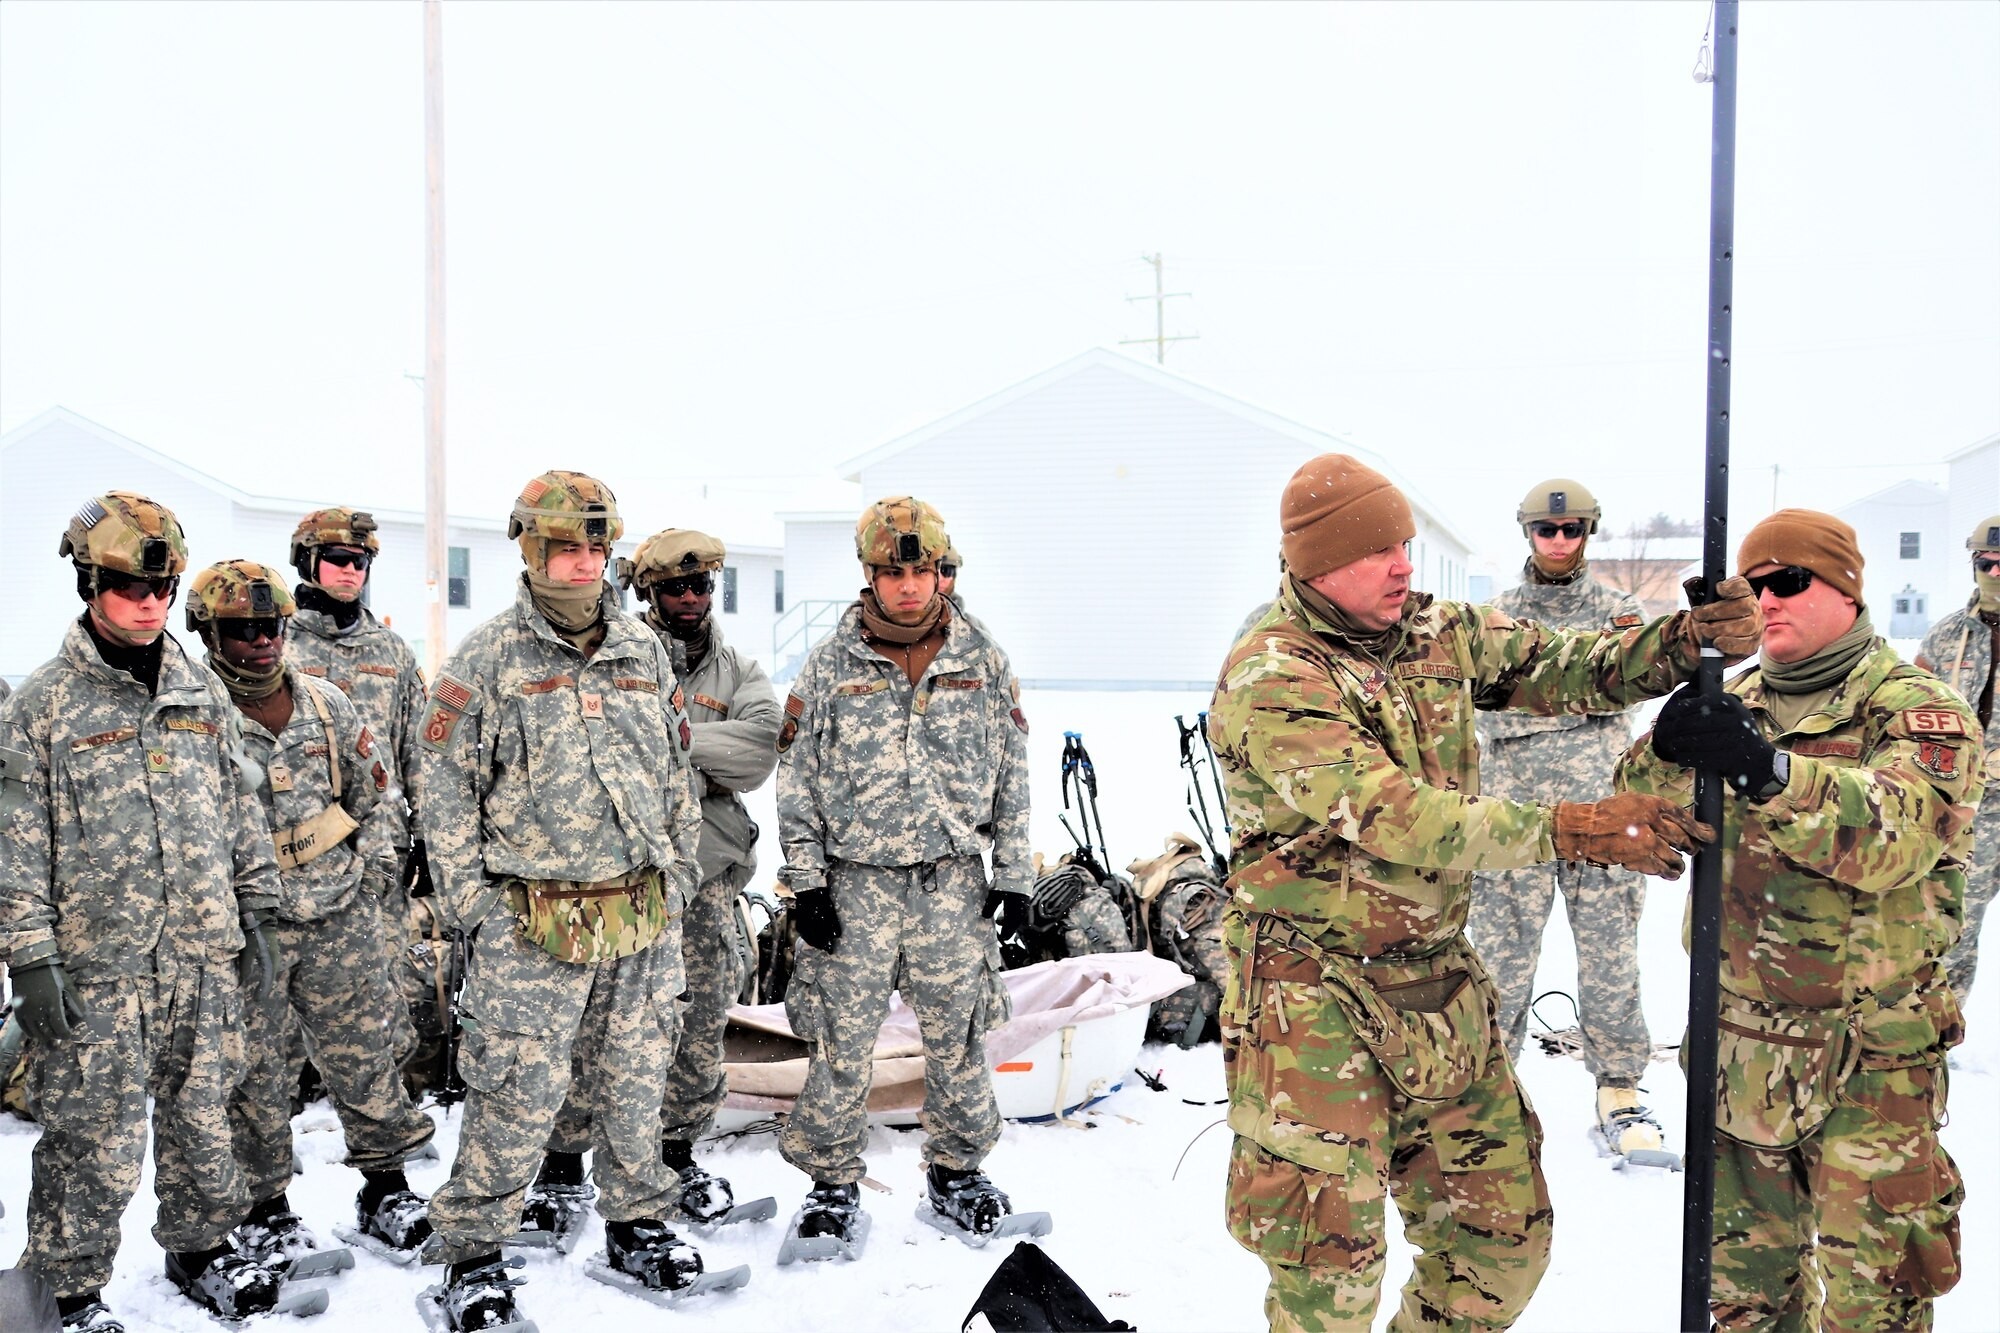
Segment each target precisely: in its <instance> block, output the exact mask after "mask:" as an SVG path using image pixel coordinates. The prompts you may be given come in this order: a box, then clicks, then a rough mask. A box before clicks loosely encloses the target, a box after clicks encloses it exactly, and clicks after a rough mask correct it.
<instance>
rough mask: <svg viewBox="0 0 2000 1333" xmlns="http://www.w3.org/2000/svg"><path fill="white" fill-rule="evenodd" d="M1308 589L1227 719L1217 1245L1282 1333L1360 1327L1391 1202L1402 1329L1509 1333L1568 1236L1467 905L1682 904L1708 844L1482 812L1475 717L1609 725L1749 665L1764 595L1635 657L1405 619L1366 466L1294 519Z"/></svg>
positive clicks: (1269, 628) (1256, 629)
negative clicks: (1485, 890)
mask: <svg viewBox="0 0 2000 1333" xmlns="http://www.w3.org/2000/svg"><path fill="white" fill-rule="evenodd" d="M1280 516H1281V524H1282V528H1283V532H1284V541H1285V547H1284V549H1285V560H1286V564H1287V566H1288V570H1289V572H1288V574H1287V575H1286V577H1285V579H1284V581H1283V583H1282V584H1281V585H1280V587H1279V590H1278V598H1277V600H1276V601H1275V602H1274V603H1273V605H1272V607H1271V610H1270V611H1269V612H1268V613H1267V614H1266V615H1265V616H1264V617H1263V619H1262V620H1260V621H1259V622H1258V623H1257V624H1256V625H1255V626H1253V627H1252V628H1251V630H1250V632H1249V633H1248V634H1247V635H1245V636H1244V637H1243V639H1242V640H1241V641H1240V642H1238V643H1237V645H1236V646H1235V648H1234V650H1233V651H1232V652H1231V653H1230V656H1229V659H1228V661H1227V663H1226V664H1225V665H1224V667H1223V669H1222V673H1221V678H1220V680H1219V682H1218V684H1217V686H1216V692H1215V698H1214V701H1213V703H1212V704H1211V705H1210V710H1209V719H1208V725H1209V736H1210V739H1211V741H1212V742H1213V744H1214V747H1215V753H1216V759H1217V762H1218V763H1219V764H1220V765H1221V769H1222V773H1223V778H1224V783H1225V789H1226V799H1227V802H1228V807H1229V814H1230V820H1231V823H1232V825H1233V827H1234V829H1235V847H1234V853H1233V856H1232V859H1231V862H1230V868H1231V873H1230V876H1229V881H1228V884H1229V888H1230V890H1231V895H1232V896H1231V899H1230V902H1229V904H1228V907H1227V909H1226V914H1225V920H1224V925H1223V941H1224V946H1225V948H1226V949H1227V951H1228V954H1229V958H1230V967H1231V970H1230V985H1229V989H1228V991H1227V992H1226V993H1225V995H1224V997H1223V1002H1222V1027H1223V1058H1224V1061H1225V1065H1224V1068H1225V1070H1226V1073H1227V1077H1228V1080H1229V1084H1230V1099H1231V1107H1230V1113H1229V1124H1230V1128H1231V1129H1232V1130H1234V1131H1235V1133H1236V1136H1237V1137H1236V1142H1235V1147H1234V1152H1233V1156H1232V1160H1231V1164H1230V1169H1229V1183H1228V1191H1227V1207H1226V1211H1227V1218H1228V1224H1229V1228H1230V1232H1231V1234H1232V1235H1234V1236H1235V1238H1236V1239H1237V1241H1238V1242H1239V1243H1241V1244H1242V1245H1244V1246H1245V1247H1246V1248H1248V1249H1250V1250H1251V1251H1252V1252H1253V1253H1255V1254H1257V1255H1258V1256H1259V1257H1260V1258H1262V1259H1263V1260H1264V1261H1265V1264H1266V1266H1267V1267H1268V1268H1269V1269H1270V1272H1271V1287H1270V1291H1269V1294H1268V1296H1267V1298H1266V1301H1265V1312H1266V1314H1267V1315H1268V1316H1269V1318H1270V1321H1271V1326H1272V1327H1273V1328H1274V1329H1285V1330H1291V1329H1333V1328H1356V1329H1364V1328H1367V1327H1368V1326H1369V1323H1370V1320H1371V1319H1372V1317H1373V1313H1374V1309H1375V1305H1376V1302H1377V1299H1378V1296H1379V1288H1380V1285H1381V1281H1382V1273H1383V1269H1384V1268H1385V1266H1386V1264H1387V1246H1386V1244H1385V1241H1384V1235H1383V1215H1382V1210H1383V1205H1384V1200H1385V1198H1386V1196H1387V1195H1388V1194H1390V1193H1394V1194H1395V1196H1396V1202H1397V1206H1398V1207H1399V1209H1400V1210H1401V1211H1402V1214H1403V1225H1404V1235H1405V1236H1406V1237H1408V1238H1409V1239H1410V1240H1411V1241H1412V1242H1413V1243H1414V1244H1416V1245H1417V1246H1418V1247H1419V1248H1420V1249H1421V1250H1422V1253H1421V1254H1420V1255H1419V1256H1418V1258H1417V1262H1416V1271H1415V1273H1414V1274H1413V1276H1412V1277H1411V1279H1410V1282H1409V1284H1408V1286H1407V1287H1406V1288H1405V1289H1404V1292H1403V1300H1402V1307H1401V1309H1400V1310H1399V1311H1398V1313H1397V1315H1396V1317H1395V1318H1394V1319H1393V1320H1392V1321H1391V1323H1390V1327H1391V1328H1393V1329H1397V1330H1404V1331H1406V1333H1407V1331H1408V1330H1413V1329H1417V1328H1421V1327H1446V1326H1449V1327H1454V1328H1467V1327H1475V1328H1500V1327H1505V1326H1507V1325H1508V1324H1510V1323H1512V1322H1513V1320H1514V1319H1515V1318H1516V1317H1517V1316H1518V1315H1519V1314H1520V1312H1521V1310H1522V1308H1523V1307H1524V1306H1525V1305H1526V1304H1527V1302H1528V1299H1529V1297H1530V1296H1531V1295H1532V1294H1533V1292H1534V1289H1535V1286H1536V1284H1537V1282H1539V1280H1540V1278H1541V1275H1542V1271H1543V1269H1544V1268H1545V1267H1546V1266H1547V1263H1548V1254H1549V1239H1550V1234H1551V1229H1552V1225H1553V1224H1552V1217H1551V1209H1550V1206H1549V1196H1548V1189H1547V1186H1546V1184H1545V1182H1544V1181H1543V1178H1542V1172H1541V1165H1540V1154H1541V1127H1540V1124H1539V1122H1538V1121H1537V1120H1536V1119H1535V1115H1534V1112H1533V1110H1532V1109H1531V1108H1530V1107H1529V1104H1528V1101H1527V1098H1526V1097H1525V1095H1524V1094H1523V1093H1522V1091H1521V1088H1520V1086H1519V1084H1518V1083H1517V1082H1516V1080H1515V1077H1514V1069H1513V1063H1512V1061H1511V1060H1509V1058H1508V1055H1507V1049H1506V1044H1505V1042H1504V1041H1503V1040H1502V1038H1501V1034H1500V1031H1499V1025H1498V1023H1497V1021H1496V1008H1495V996H1494V990H1493V984H1492V982H1491V981H1490V980H1489V979H1488V976H1487V973H1486V970H1485V968H1484V967H1482V966H1481V965H1480V962H1479V958H1478V956H1477V955H1476V954H1475V953H1474V952H1473V951H1472V950H1471V948H1470V947H1468V946H1467V944H1466V942H1465V938H1464V925H1465V918H1466V911H1467V907H1468V903H1469V899H1470V897H1471V889H1472V883H1471V881H1472V876H1473V874H1474V873H1475V872H1477V871H1482V870H1511V869H1514V868H1517V867H1519V866H1524V865H1531V864H1534V863H1537V862H1543V861H1553V860H1558V859H1561V860H1569V861H1585V862H1590V863H1593V864H1599V865H1605V864H1612V865H1622V866H1624V867H1626V868H1627V869H1631V870H1638V871H1642V872H1645V873H1648V874H1663V875H1668V876H1673V875H1677V874H1679V873H1680V871H1681V869H1682V862H1681V859H1680V857H1679V856H1678V855H1676V851H1677V850H1681V851H1684V850H1687V849H1689V848H1692V847H1693V846H1694V845H1695V843H1696V841H1697V840H1698V839H1700V838H1703V837H1706V836H1709V835H1711V834H1712V830H1706V829H1704V828H1702V827H1701V826H1700V825H1698V824H1696V823H1695V821H1694V820H1692V819H1691V818H1690V817H1689V816H1688V815H1687V814H1686V813H1685V812H1684V811H1682V810H1681V809H1680V808H1679V807H1678V806H1677V805H1675V804H1674V803H1672V802H1669V801H1665V800H1661V799H1658V798H1653V797H1643V796H1623V797H1614V798H1611V799H1608V800H1605V801H1600V802H1597V803H1594V804H1578V803H1571V802H1562V803H1559V804H1557V805H1555V806H1553V807H1550V806H1547V805H1541V804H1533V803H1525V802H1517V801H1507V800H1499V799H1496V798H1493V797H1489V796H1482V795H1480V794H1479V792H1480V788H1479V762H1478V750H1477V746H1476V744H1475V741H1474V735H1473V710H1474V709H1475V708H1478V709H1482V710H1492V709H1498V708H1514V709H1525V710H1528V711H1532V712H1537V713H1543V714H1554V713H1558V712H1565V711H1577V712H1605V711H1610V710H1614V709H1617V708H1621V707H1624V706H1627V705H1630V704H1633V703H1636V702H1638V701H1639V700H1641V699H1644V698H1647V697H1650V696H1653V695H1658V694H1664V693H1665V692H1667V691H1668V690H1669V689H1671V688H1672V687H1673V686H1674V685H1675V684H1677V683H1679V682H1681V681H1685V680H1688V679H1691V678H1692V677H1693V675H1694V673H1695V667H1696V662H1697V660H1698V654H1699V650H1700V645H1701V644H1702V643H1704V642H1713V643H1714V644H1715V645H1716V646H1717V647H1718V649H1719V650H1720V651H1722V652H1724V653H1725V654H1728V655H1730V656H1734V657H1736V658H1739V659H1740V658H1741V657H1743V656H1744V655H1747V654H1748V653H1749V652H1751V651H1753V650H1754V649H1755V647H1756V644H1757V632H1758V624H1757V612H1756V607H1755V604H1754V602H1752V601H1751V599H1750V597H1749V593H1748V589H1747V588H1745V587H1744V586H1743V585H1742V584H1740V583H1733V584H1725V585H1724V586H1723V588H1722V590H1721V592H1722V596H1721V597H1720V599H1719V600H1718V601H1717V602H1715V603H1714V604H1712V605H1710V606H1707V607H1704V608H1702V609H1700V610H1697V611H1694V612H1683V613H1681V614H1680V615H1677V616H1673V617H1669V618H1665V619H1661V620H1657V621H1654V622H1652V623H1650V624H1647V625H1641V626H1636V627H1634V628H1632V629H1628V630H1626V631H1624V632H1623V633H1609V632H1600V631H1591V630H1559V629H1550V628H1545V627H1543V626H1539V625H1533V624H1527V623H1524V622H1520V621H1515V620H1513V619H1511V618H1509V617H1507V616H1506V615H1503V614H1502V613H1500V612H1499V611H1496V610H1494V609H1492V608H1491V607H1483V606H1473V605H1468V604H1463V603H1451V602H1437V601H1434V600H1433V599H1432V598H1431V597H1429V596H1428V595H1425V594H1421V593H1411V592H1410V591H1409V578H1410V574H1411V572H1412V569H1411V565H1410V562H1409V558H1408V552H1407V550H1406V547H1405V543H1406V542H1407V541H1408V540H1409V539H1410V538H1411V537H1412V536H1413V535H1414V533H1415V530H1416V524H1415V520H1414V517H1413V515H1412V513H1411V510H1410V507H1409V503H1408V501H1406V500H1405V499H1404V498H1403V496H1402V495H1401V493H1400V492H1398V491H1397V490H1396V489H1395V487H1394V486H1393V485H1391V484H1390V483H1389V482H1388V480H1387V479H1386V478H1384V477H1382V476H1380V475H1379V474H1377V473H1375V472H1373V471H1371V470H1369V469H1368V468H1366V467H1364V466H1363V465H1361V464H1360V463H1358V462H1357V461H1355V460H1354V459H1352V458H1348V457H1345V456H1343V455H1339V454H1327V455H1322V456H1321V457H1319V458H1316V459H1313V460H1312V461H1310V462H1308V463H1306V464H1305V465H1304V466H1303V467H1301V468H1300V469H1299V470H1298V472H1297V473H1296V474H1294V476H1293V478H1292V480H1291V481H1290V483H1288V485H1287V486H1286V489H1285V494H1284V498H1283V500H1282V502H1281V505H1280Z"/></svg>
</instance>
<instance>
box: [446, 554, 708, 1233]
mask: <svg viewBox="0 0 2000 1333" xmlns="http://www.w3.org/2000/svg"><path fill="white" fill-rule="evenodd" d="M603 629H604V638H603V642H602V643H601V644H600V645H599V646H598V648H597V650H596V652H595V653H594V654H592V655H591V656H590V657H589V658H588V659H586V658H585V657H584V656H583V654H582V653H581V652H579V651H578V650H577V649H576V648H575V647H574V646H572V645H571V644H570V643H569V642H568V641H567V640H566V639H564V638H563V637H562V636H561V635H560V634H559V633H558V632H557V631H556V629H555V627H554V626H552V625H551V624H550V623H549V621H548V619H547V618H546V617H545V616H544V615H543V614H542V613H541V611H540V610H539V609H537V607H536V606H535V603H534V599H533V596H532V594H531V593H530V591H529V589H528V586H527V584H526V582H525V580H524V582H523V584H522V586H521V588H520V591H519V593H518V595H517V596H516V597H515V600H514V605H513V606H512V607H511V608H510V609H509V610H507V611H505V612H503V613H502V614H500V615H499V616H496V617H494V618H493V619H492V620H489V621H487V622H486V623H485V624H484V625H482V626H480V627H479V628H478V629H476V630H474V631H473V632H472V633H471V634H470V635H468V636H467V637H466V640H465V642H464V643H463V644H462V645H461V646H460V648H459V650H458V652H457V653H455V654H454V655H453V656H452V658H451V660H450V661H449V662H447V663H446V664H445V666H444V669H443V670H442V671H441V672H440V674H439V676H438V680H437V683H436V684H435V685H434V686H433V687H432V689H431V700H430V706H429V712H428V714H427V716H426V719H425V723H424V729H423V732H422V734H421V737H420V744H421V745H422V747H423V749H424V757H423V766H424V767H423V781H422V787H421V790H422V791H423V794H424V801H423V806H422V809H421V820H422V822H421V825H420V827H421V828H422V830H423V833H424V837H425V840H426V842H427V844H428V846H429V849H430V857H431V868H432V873H433V874H434V875H435V876H436V877H437V879H438V890H439V893H440V894H441V895H442V897H443V900H444V905H445V907H446V909H447V911H448V912H449V913H450V914H451V915H452V916H453V918H454V919H455V921H456V922H457V923H458V924H459V925H460V926H461V927H462V928H464V929H466V930H467V931H471V930H473V929H475V928H477V930H478V935H477V938H476V940H475V943H474V951H473V959H472V966H471V969H470V977H469V979H468V980H467V982H466V987H465V992H464V995H463V997H462V999H461V1001H460V1022H461V1025H462V1027H463V1038H462V1040H463V1045H462V1047H461V1049H460V1052H459V1061H458V1067H459V1073H460V1075H461V1076H462V1077H463V1078H464V1080H465V1082H466V1085H467V1087H468V1088H469V1092H468V1094H467V1097H466V1103H465V1127H464V1130H463V1132H462V1134H461V1137H460V1140H459V1150H458V1158H457V1160H456V1161H454V1162H453V1163H452V1173H451V1180H450V1182H449V1183H447V1184H446V1185H445V1186H444V1188H442V1189H440V1190H439V1191H438V1192H437V1194H436V1195H435V1196H433V1197H432V1199H431V1209H430V1219H431V1225H432V1226H433V1227H434V1228H435V1230H436V1238H435V1245H434V1247H433V1248H431V1249H427V1250H426V1257H427V1258H429V1259H431V1260H432V1261H433V1262H444V1263H459V1262H462V1261H466V1260H470V1259H475V1258H478V1257H480V1256H482V1255H485V1254H489V1253H491V1252H493V1251H495V1250H497V1249H498V1248H499V1247H500V1244H501V1242H502V1241H504V1240H505V1239H506V1238H507V1237H509V1236H511V1235H513V1234H514V1231H515V1229H516V1227H517V1226H518V1225H519V1223H520V1218H521V1202H522V1198H523V1196H524V1195H525V1194H526V1192H527V1188H528V1186H529V1184H530V1183H531V1181H532V1179H533V1176H534V1173H535V1168H536V1166H537V1165H538V1164H539V1163H540V1161H541V1159H542V1150H543V1147H544V1145H545V1144H547V1142H548V1140H549V1135H550V1131H551V1130H552V1129H553V1128H554V1126H555V1121H556V1114H557V1111H558V1110H559V1108H560V1107H561V1106H562V1104H563V1099H564V1096H565V1095H566V1094H567V1093H568V1092H569V1091H570V1085H571V1062H572V1056H573V1055H574V1058H575V1061H576V1065H577V1069H578V1070H579V1073H580V1077H579V1080H578V1087H577V1100H578V1105H579V1108H580V1109H581V1110H582V1111H583V1112H584V1113H585V1114H587V1115H588V1116H589V1117H590V1120H591V1126H592V1128H591V1141H592V1145H593V1147H594V1149H595V1154H596V1155H595V1158H594V1160H593V1175H594V1178H595V1180H596V1183H597V1186H598V1190H599V1194H598V1211H599V1212H600V1213H601V1214H602V1215H603V1216H604V1217H605V1218H606V1219H607V1220H609V1221H635V1220H640V1219H658V1218H661V1217H664V1216H666V1215H667V1213H668V1211H669V1210H670V1208H671V1205H672V1204H673V1201H674V1198H675V1195H676V1187H677V1186H676V1178H675V1175H674V1173H673V1171H672V1170H671V1169H669V1168H668V1167H667V1166H666V1164H665V1163H663V1162H662V1161H661V1160H660V1105H661V1098H662V1096H663V1093H664V1090H665V1087H666V1080H667V1070H668V1067H669V1065H670V1064H671V1063H672V1060H673V1054H674V1045H675V1041H676V1040H677V1038H678V1035H679V1030H680V1021H679V1017H678V1013H677V1010H676V1005H675V1000H676V997H677V996H679V995H680V993H681V992H682V991H683V990H684V989H685V988H686V983H685V973H684V970H683V967H682V964H681V914H682V911H683V909H684V905H685V904H686V902H687V901H688V899H689V897H690V896H692V895H693V893H694V891H695V888H696V878H697V871H696V861H695V849H696V847H697V845H698V842H699V838H700V833H701V807H700V805H699V804H698V803H697V797H696V792H695V789H694V786H693V783H694V781H695V779H694V778H693V776H692V774H691V772H690V769H689V768H688V765H687V760H686V751H685V749H684V746H685V745H686V743H687V739H688V738H687V736H686V735H685V733H684V732H683V731H682V728H683V727H684V726H685V719H684V718H683V717H682V716H681V714H680V712H679V709H678V707H677V704H676V700H675V694H676V688H675V685H674V674H673V666H672V663H671V662H670V661H669V659H668V656H667V650H666V649H665V648H664V647H663V646H662V645H661V644H660V641H659V639H657V638H656V637H654V635H653V632H652V631H651V630H650V629H648V628H647V627H646V626H645V625H644V624H643V623H641V622H640V621H638V620H636V619H634V618H633V617H631V616H628V615H626V614H624V613H623V612H621V611H619V610H618V608H617V605H616V603H615V601H614V600H613V599H612V597H611V595H610V590H609V589H606V590H605V596H604V599H603ZM651 876H664V881H665V883H664V894H665V901H666V912H667V920H666V922H665V927H664V929H662V930H661V932H660V933H659V934H658V936H657V937H656V938H654V939H653V940H652V942H651V943H650V944H649V945H648V946H646V947H644V948H642V949H640V950H639V951H638V952H635V953H629V954H626V955H625V956H622V957H617V958H612V959H608V960H606V961H601V962H595V963H572V962H567V961H563V960H562V959H559V958H557V957H555V956H554V955H553V954H551V953H550V952H549V951H548V950H547V949H546V948H545V947H544V943H543V942H542V941H539V940H536V939H530V938H529V937H528V936H527V934H526V933H525V930H524V929H523V926H522V921H523V918H521V917H519V916H517V910H516V908H517V905H518V904H520V903H523V902H525V901H526V893H527V888H526V886H527V885H530V884H539V885H541V886H546V887H551V888H555V889H556V890H557V891H558V892H570V893H575V892H580V891H588V892H592V893H596V894H600V895H603V896H599V897H598V898H597V899H596V901H598V902H599V903H603V904H608V905H607V906H606V907H605V908H604V909H603V910H604V911H605V912H606V913H607V915H608V914H609V913H610V911H611V909H612V907H616V906H618V905H619V904H621V903H623V902H624V901H626V900H627V895H625V894H616V895H613V894H611V892H610V891H611V890H612V889H613V888H615V887H616V886H619V885H624V886H627V887H628V889H629V891H630V892H629V898H630V901H632V902H634V903H637V902H639V901H641V899H642V897H643V895H644V893H645V892H646V889H645V886H644V883H643V881H644V880H645V879H647V878H649V877H651ZM551 882H560V883H551ZM563 885H568V886H571V887H569V888H567V889H565V888H563V887H562V886H563ZM620 929H621V930H622V929H624V927H621V928H620Z"/></svg>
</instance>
